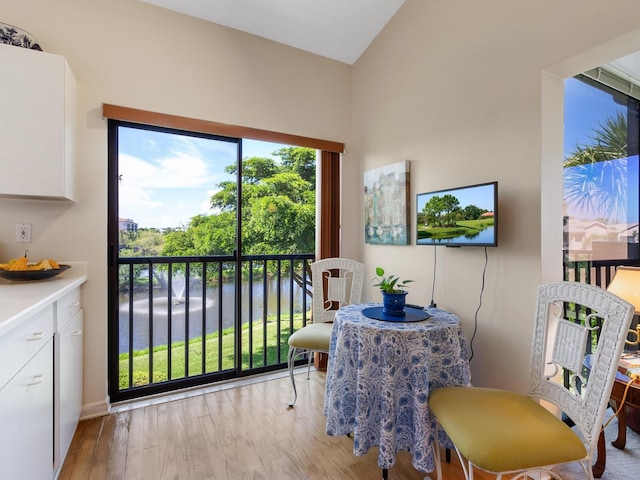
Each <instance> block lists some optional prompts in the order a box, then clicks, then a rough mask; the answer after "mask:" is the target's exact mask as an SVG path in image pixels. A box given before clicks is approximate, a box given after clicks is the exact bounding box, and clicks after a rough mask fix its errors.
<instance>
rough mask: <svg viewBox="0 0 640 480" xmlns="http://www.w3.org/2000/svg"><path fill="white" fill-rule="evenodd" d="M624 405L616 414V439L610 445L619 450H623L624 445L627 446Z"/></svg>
mask: <svg viewBox="0 0 640 480" xmlns="http://www.w3.org/2000/svg"><path fill="white" fill-rule="evenodd" d="M626 409H627V407H626V405H624V406H623V407H622V408H621V409H620V412H618V438H616V439H615V440H614V441H613V442H611V445H613V446H614V447H616V448H619V449H620V450H624V447H625V445H626V444H627V412H626Z"/></svg>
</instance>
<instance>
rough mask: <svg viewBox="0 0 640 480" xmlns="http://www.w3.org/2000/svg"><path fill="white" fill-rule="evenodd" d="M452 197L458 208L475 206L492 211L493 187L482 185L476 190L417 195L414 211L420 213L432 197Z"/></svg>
mask: <svg viewBox="0 0 640 480" xmlns="http://www.w3.org/2000/svg"><path fill="white" fill-rule="evenodd" d="M447 194H449V195H453V196H454V197H456V198H457V199H458V200H459V201H460V208H464V207H467V206H469V205H475V206H476V207H478V208H482V209H483V210H488V211H490V212H492V211H493V209H494V205H493V186H491V185H483V186H480V187H476V188H454V189H452V190H446V191H438V192H434V193H423V194H418V196H417V204H416V211H417V212H421V211H422V209H423V208H424V206H425V204H426V203H427V202H428V201H429V200H430V199H431V198H433V197H434V196H436V195H437V196H440V197H441V196H443V195H447Z"/></svg>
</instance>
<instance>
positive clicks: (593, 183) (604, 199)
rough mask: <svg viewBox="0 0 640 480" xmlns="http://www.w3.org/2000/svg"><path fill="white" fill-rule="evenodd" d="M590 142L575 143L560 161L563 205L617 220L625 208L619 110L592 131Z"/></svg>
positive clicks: (623, 119) (623, 132)
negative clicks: (562, 160) (571, 150)
mask: <svg viewBox="0 0 640 480" xmlns="http://www.w3.org/2000/svg"><path fill="white" fill-rule="evenodd" d="M590 138H591V140H592V141H593V143H592V144H590V145H576V149H575V151H574V152H572V153H571V155H570V156H569V157H568V158H566V159H565V161H564V164H563V166H564V200H565V204H566V205H569V206H571V207H573V208H574V209H576V210H577V211H582V212H588V213H589V217H590V219H596V218H599V219H606V220H608V221H610V222H613V223H617V222H620V221H625V220H626V210H627V190H628V178H627V177H628V174H627V156H628V153H627V145H628V141H627V119H626V117H625V116H624V115H623V114H622V113H618V115H617V116H616V117H614V118H608V119H607V120H606V121H605V122H604V123H600V124H599V125H598V127H597V128H595V129H594V130H593V135H592V136H591V137H590Z"/></svg>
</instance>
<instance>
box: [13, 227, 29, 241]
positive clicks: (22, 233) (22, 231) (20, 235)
mask: <svg viewBox="0 0 640 480" xmlns="http://www.w3.org/2000/svg"><path fill="white" fill-rule="evenodd" d="M30 242H31V224H30V223H16V243H30Z"/></svg>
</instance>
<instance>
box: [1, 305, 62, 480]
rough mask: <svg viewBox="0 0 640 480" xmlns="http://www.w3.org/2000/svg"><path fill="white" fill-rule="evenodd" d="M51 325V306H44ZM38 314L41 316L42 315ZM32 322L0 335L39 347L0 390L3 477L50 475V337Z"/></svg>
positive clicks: (51, 460)
mask: <svg viewBox="0 0 640 480" xmlns="http://www.w3.org/2000/svg"><path fill="white" fill-rule="evenodd" d="M47 314H48V319H49V320H50V322H49V323H50V325H51V327H53V309H52V308H48V309H47ZM39 317H42V316H41V315H40V316H39ZM33 325H34V323H33V322H27V325H20V326H18V327H16V331H17V333H19V335H16V336H13V337H12V339H4V338H3V339H1V341H0V348H2V347H5V346H7V345H6V343H7V340H10V341H15V342H18V343H20V342H22V343H24V342H28V343H29V344H34V345H37V346H38V347H39V349H38V350H37V351H36V352H35V353H34V355H33V356H31V357H29V358H27V359H26V360H25V363H24V364H23V365H21V366H20V368H19V369H17V370H16V371H13V372H12V373H13V375H12V377H11V379H10V380H9V381H8V383H6V384H5V385H4V386H3V387H2V389H1V390H0V425H1V426H2V427H1V428H0V469H1V475H0V476H1V477H2V478H25V479H47V478H52V475H53V449H52V438H53V428H54V422H53V408H54V405H53V384H54V378H53V337H52V336H51V335H48V334H46V336H45V335H41V333H42V332H41V330H39V329H38V330H34V328H32V327H33Z"/></svg>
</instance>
